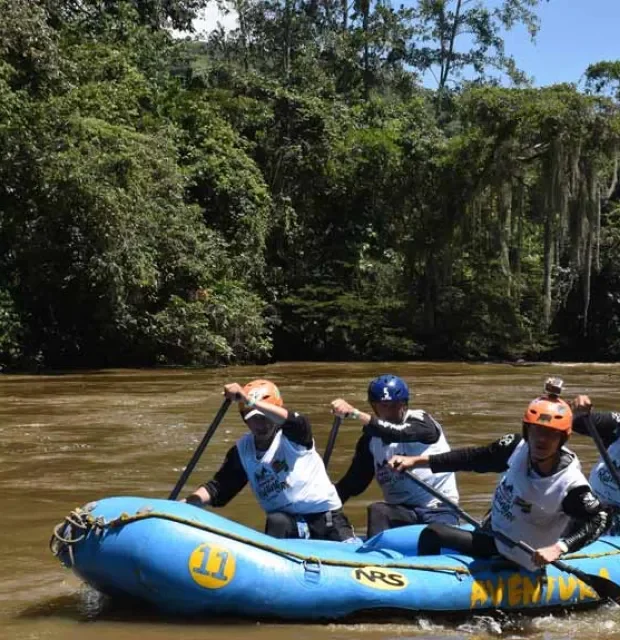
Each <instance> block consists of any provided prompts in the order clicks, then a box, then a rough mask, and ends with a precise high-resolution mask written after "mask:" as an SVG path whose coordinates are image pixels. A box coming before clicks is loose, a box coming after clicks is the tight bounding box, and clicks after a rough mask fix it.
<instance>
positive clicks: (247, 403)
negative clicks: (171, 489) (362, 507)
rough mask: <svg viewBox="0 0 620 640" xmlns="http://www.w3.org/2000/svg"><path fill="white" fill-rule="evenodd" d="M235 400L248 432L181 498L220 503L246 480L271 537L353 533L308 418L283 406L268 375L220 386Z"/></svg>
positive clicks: (341, 538)
mask: <svg viewBox="0 0 620 640" xmlns="http://www.w3.org/2000/svg"><path fill="white" fill-rule="evenodd" d="M224 395H225V397H226V398H228V399H230V400H233V401H236V402H238V403H239V412H240V414H241V418H242V419H243V421H244V422H245V424H246V425H247V427H248V429H249V430H250V433H247V434H246V435H244V436H242V437H241V438H240V439H239V440H237V442H236V444H235V445H234V446H233V447H232V448H231V449H230V450H229V451H228V453H227V454H226V458H225V460H224V463H223V464H222V466H221V467H220V469H219V471H217V473H216V474H215V476H214V477H213V479H212V480H210V481H209V482H207V483H205V484H203V485H201V486H200V487H198V489H196V491H194V492H193V493H192V494H191V495H189V496H188V497H187V498H186V499H185V500H186V502H188V503H190V504H194V505H196V506H205V505H211V506H213V507H221V506H224V505H225V504H227V503H228V502H229V501H230V500H231V499H232V498H234V497H235V496H236V495H237V494H238V493H239V492H240V491H241V490H242V489H243V487H245V485H246V484H247V483H248V482H249V483H250V486H251V487H252V490H253V491H254V495H255V496H256V498H257V499H258V501H259V503H260V505H261V507H262V508H263V509H264V511H265V512H266V513H267V522H266V525H265V533H267V534H268V535H272V536H274V537H276V538H300V537H301V538H315V539H322V540H337V541H345V540H349V539H353V538H354V533H353V529H352V527H351V525H350V523H349V521H348V519H347V517H346V516H345V514H344V512H343V510H342V502H341V500H340V498H339V497H338V493H337V492H336V488H335V487H334V485H333V484H332V482H331V480H330V479H329V477H328V476H327V472H326V470H325V465H324V464H323V460H322V459H321V456H320V455H319V454H318V452H317V450H316V448H315V446H314V438H313V437H312V428H311V426H310V422H309V420H308V418H306V417H305V416H303V415H301V414H299V413H296V412H291V411H288V409H286V408H285V407H284V403H283V401H282V396H281V395H280V391H279V390H278V388H277V387H276V385H275V384H273V382H270V381H269V380H253V381H252V382H250V383H248V384H246V385H245V387H241V385H239V384H237V383H236V382H233V383H231V384H227V385H225V387H224Z"/></svg>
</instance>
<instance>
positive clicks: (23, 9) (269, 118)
mask: <svg viewBox="0 0 620 640" xmlns="http://www.w3.org/2000/svg"><path fill="white" fill-rule="evenodd" d="M204 5H205V2H204V1H203V0H166V1H165V2H162V1H160V0H81V1H80V2H75V1H74V0H0V15H2V16H3V19H2V21H0V264H1V266H2V268H1V269H0V363H1V364H2V366H3V367H4V368H7V369H10V368H13V369H32V368H68V367H86V366H88V367H91V366H96V367H99V366H136V365H142V366H151V365H162V364H181V365H211V364H219V363H230V362H257V361H258V362H260V361H265V360H268V359H270V358H278V359H338V360H346V359H394V358H395V359H399V358H403V359H415V358H426V359H442V358H450V359H461V358H463V359H489V358H490V359H509V360H512V359H517V358H526V359H536V358H549V357H553V358H558V359H562V358H565V359H581V360H588V359H602V360H607V359H615V360H617V359H619V358H620V186H619V185H618V164H619V154H620V116H619V111H618V106H619V104H620V63H618V62H598V61H592V62H593V64H592V66H591V67H590V68H589V69H588V70H587V73H586V76H585V77H586V82H585V84H584V85H583V86H581V87H577V86H576V85H568V84H565V85H556V86H551V87H544V88H533V87H532V86H531V85H530V84H529V83H528V79H527V78H526V77H525V76H524V74H523V73H522V72H520V71H519V68H518V60H517V61H515V60H513V59H511V58H510V57H508V56H507V55H506V53H505V51H504V47H503V41H502V38H501V34H502V32H503V30H505V29H509V28H512V27H514V26H515V25H525V26H526V27H527V29H528V30H529V32H530V34H531V35H535V34H536V31H537V28H538V20H537V17H536V8H537V5H538V0H504V1H503V2H501V3H498V2H493V3H490V2H484V1H482V0H475V1H471V2H464V1H461V0H437V1H433V2H430V1H428V0H417V1H416V2H413V3H410V5H408V7H401V8H396V7H392V6H390V5H389V4H386V3H382V2H381V3H372V2H370V1H369V0H354V1H353V2H352V3H347V2H342V1H341V0H233V4H232V5H231V6H233V7H234V9H235V10H236V12H237V14H238V28H237V29H236V30H235V31H232V32H228V33H227V32H224V31H223V30H216V31H215V32H213V33H212V34H211V35H210V36H209V37H208V39H206V40H203V41H190V40H182V39H178V38H177V39H175V38H173V37H172V36H171V35H170V29H172V28H176V29H187V28H188V27H189V26H190V25H191V22H192V19H193V17H194V16H195V14H196V11H198V10H199V9H200V8H201V7H203V6H204ZM584 71H586V70H584ZM424 74H426V76H427V77H428V74H434V75H435V77H436V80H437V82H436V88H434V89H429V88H426V87H425V86H424V85H423V84H422V76H423V75H424ZM577 80H578V78H575V81H576V82H577Z"/></svg>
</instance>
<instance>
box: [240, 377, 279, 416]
mask: <svg viewBox="0 0 620 640" xmlns="http://www.w3.org/2000/svg"><path fill="white" fill-rule="evenodd" d="M243 392H244V393H245V394H246V395H247V396H248V398H250V399H251V400H254V402H256V401H257V400H263V401H265V402H269V403H270V404H275V405H276V407H281V406H283V405H284V403H283V402H282V396H281V395H280V390H279V389H278V387H276V385H275V384H273V382H270V381H269V380H252V382H248V383H247V384H246V385H245V387H243ZM247 408H248V407H247V406H246V404H245V403H244V402H240V403H239V409H240V410H241V411H244V410H245V409H247Z"/></svg>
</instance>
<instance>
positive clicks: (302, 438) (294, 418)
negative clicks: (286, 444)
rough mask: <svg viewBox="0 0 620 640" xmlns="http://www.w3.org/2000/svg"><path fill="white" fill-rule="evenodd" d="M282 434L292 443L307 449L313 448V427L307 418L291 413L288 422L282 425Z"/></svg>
mask: <svg viewBox="0 0 620 640" xmlns="http://www.w3.org/2000/svg"><path fill="white" fill-rule="evenodd" d="M282 433H283V434H284V435H285V436H286V437H287V438H288V439H289V440H290V441H291V442H295V443H296V444H301V445H303V446H304V447H306V449H311V448H312V445H313V441H312V426H311V425H310V420H308V418H306V416H302V415H301V414H300V413H296V412H291V411H289V412H288V417H287V418H286V422H284V423H283V424H282Z"/></svg>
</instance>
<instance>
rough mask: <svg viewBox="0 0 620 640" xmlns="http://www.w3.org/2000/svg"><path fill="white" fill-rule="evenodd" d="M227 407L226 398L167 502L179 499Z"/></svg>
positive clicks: (228, 405) (228, 401) (228, 404)
mask: <svg viewBox="0 0 620 640" xmlns="http://www.w3.org/2000/svg"><path fill="white" fill-rule="evenodd" d="M228 407H230V400H229V399H228V398H226V400H224V402H222V406H221V407H220V409H219V411H218V412H217V414H216V415H215V418H213V422H212V423H211V424H210V425H209V428H208V429H207V432H206V433H205V435H204V437H203V439H202V440H201V442H200V444H199V445H198V447H197V448H196V451H194V455H193V456H192V458H191V460H190V461H189V462H188V463H187V466H186V467H185V469H184V471H183V473H182V474H181V477H180V478H179V479H178V481H177V483H176V485H175V487H174V489H173V490H172V492H171V493H170V495H169V496H168V500H176V499H177V498H178V497H179V493H181V489H182V488H183V487H184V486H185V483H186V482H187V479H188V478H189V476H190V474H191V472H192V471H193V470H194V467H195V466H196V464H198V460H200V456H202V454H203V453H204V450H205V449H206V448H207V445H208V444H209V440H211V438H212V437H213V434H214V433H215V430H216V429H217V428H218V426H219V424H220V422H221V421H222V418H223V417H224V415H225V414H226V412H227V411H228Z"/></svg>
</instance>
